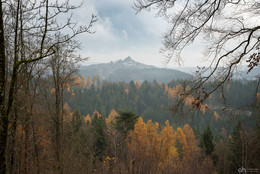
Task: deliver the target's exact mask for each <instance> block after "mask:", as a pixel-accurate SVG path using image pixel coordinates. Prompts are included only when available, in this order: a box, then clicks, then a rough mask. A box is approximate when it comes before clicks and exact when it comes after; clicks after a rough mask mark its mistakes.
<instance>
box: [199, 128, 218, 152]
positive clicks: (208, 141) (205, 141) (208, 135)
mask: <svg viewBox="0 0 260 174" xmlns="http://www.w3.org/2000/svg"><path fill="white" fill-rule="evenodd" d="M200 147H201V148H202V149H203V151H204V153H205V155H206V156H211V155H212V152H213V151H214V150H215V144H214V143H213V135H212V131H211V129H210V126H207V128H206V129H205V130H204V132H203V134H202V137H201V139H200Z"/></svg>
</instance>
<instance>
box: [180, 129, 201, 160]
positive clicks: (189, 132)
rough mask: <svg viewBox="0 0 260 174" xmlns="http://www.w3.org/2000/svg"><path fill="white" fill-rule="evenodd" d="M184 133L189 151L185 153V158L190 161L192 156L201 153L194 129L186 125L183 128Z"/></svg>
mask: <svg viewBox="0 0 260 174" xmlns="http://www.w3.org/2000/svg"><path fill="white" fill-rule="evenodd" d="M183 133H184V135H185V137H186V142H187V149H186V150H187V151H185V157H186V158H187V159H190V157H191V155H192V154H193V155H195V154H197V153H198V152H199V148H198V145H197V141H196V136H195V134H194V132H193V129H192V128H191V127H190V126H189V125H188V124H185V125H184V126H183Z"/></svg>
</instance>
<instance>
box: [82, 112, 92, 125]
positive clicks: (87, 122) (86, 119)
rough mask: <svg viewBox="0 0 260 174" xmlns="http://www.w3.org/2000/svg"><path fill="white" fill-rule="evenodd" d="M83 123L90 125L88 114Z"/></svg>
mask: <svg viewBox="0 0 260 174" xmlns="http://www.w3.org/2000/svg"><path fill="white" fill-rule="evenodd" d="M84 122H85V123H86V124H91V118H90V115H89V114H88V115H87V116H86V117H85V118H84Z"/></svg>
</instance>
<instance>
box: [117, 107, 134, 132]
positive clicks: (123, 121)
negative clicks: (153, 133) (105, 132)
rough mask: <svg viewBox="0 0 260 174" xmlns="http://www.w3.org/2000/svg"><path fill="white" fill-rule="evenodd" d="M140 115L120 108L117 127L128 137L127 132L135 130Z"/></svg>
mask: <svg viewBox="0 0 260 174" xmlns="http://www.w3.org/2000/svg"><path fill="white" fill-rule="evenodd" d="M137 119H138V116H137V115H135V114H134V113H133V112H131V111H127V110H120V111H119V116H117V117H116V129H117V130H118V131H119V132H121V133H123V134H124V135H125V137H127V133H128V132H129V131H130V130H133V129H134V127H135V123H136V122H137Z"/></svg>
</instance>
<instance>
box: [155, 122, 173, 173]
mask: <svg viewBox="0 0 260 174" xmlns="http://www.w3.org/2000/svg"><path fill="white" fill-rule="evenodd" d="M160 136H161V155H162V156H161V160H160V164H159V166H160V168H161V169H163V170H169V169H172V168H174V167H176V166H175V164H176V163H174V162H175V161H176V160H177V159H178V152H177V149H176V147H175V133H174V130H173V128H172V126H170V123H169V121H168V120H167V121H166V122H165V127H164V128H163V130H162V131H161V133H160Z"/></svg>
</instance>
